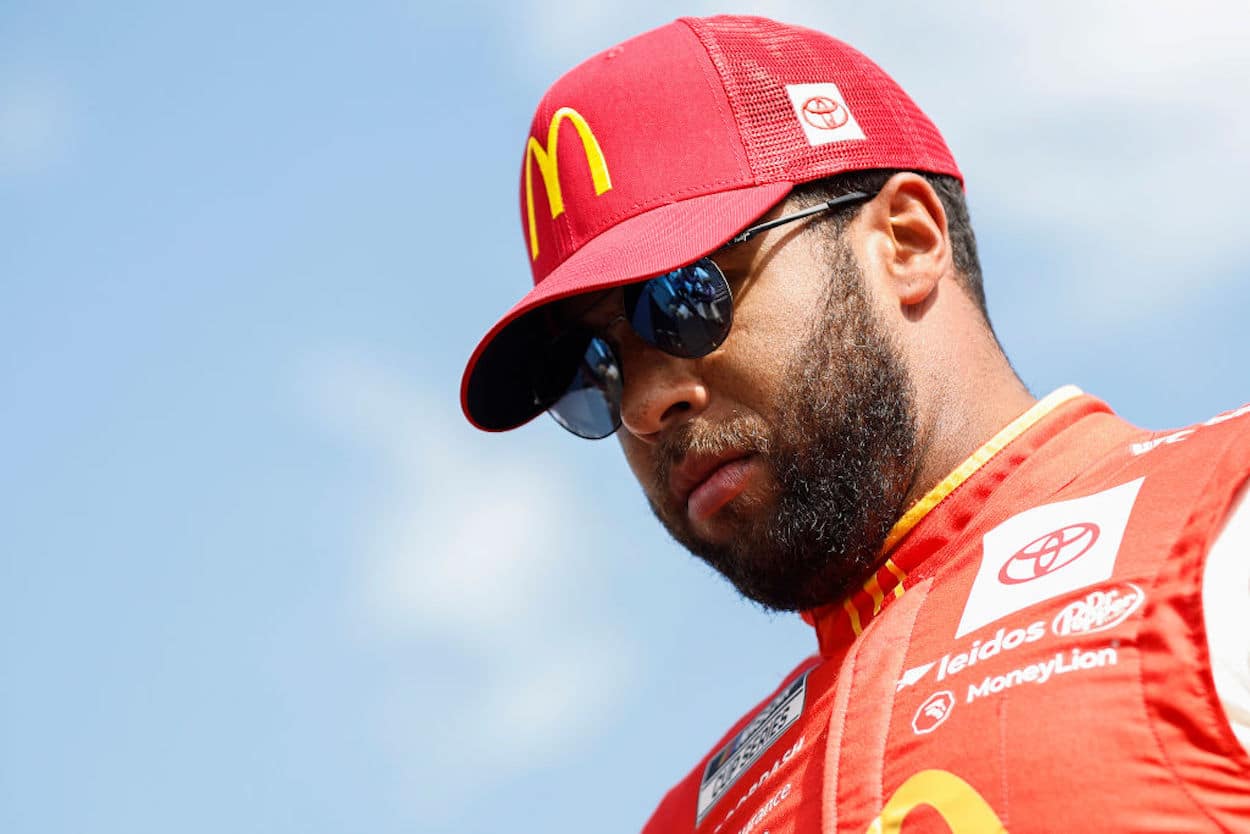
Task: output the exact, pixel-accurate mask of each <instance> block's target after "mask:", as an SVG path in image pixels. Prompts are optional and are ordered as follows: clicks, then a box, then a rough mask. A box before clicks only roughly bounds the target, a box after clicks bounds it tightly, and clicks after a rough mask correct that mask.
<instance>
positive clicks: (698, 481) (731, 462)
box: [669, 450, 753, 521]
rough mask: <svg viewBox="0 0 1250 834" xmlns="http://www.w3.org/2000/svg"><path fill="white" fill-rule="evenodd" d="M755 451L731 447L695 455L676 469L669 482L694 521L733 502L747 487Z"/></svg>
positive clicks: (688, 515)
mask: <svg viewBox="0 0 1250 834" xmlns="http://www.w3.org/2000/svg"><path fill="white" fill-rule="evenodd" d="M752 457H753V455H752V453H750V452H743V451H737V450H730V451H726V452H723V453H721V454H717V455H711V456H694V457H688V458H687V459H685V460H683V461H682V463H681V465H680V466H678V467H676V468H675V469H673V472H672V475H671V476H670V478H669V485H670V488H671V489H672V491H673V495H674V496H675V497H676V498H677V500H678V502H679V504H681V505H682V506H683V507H684V509H685V511H686V516H687V517H688V518H689V519H690V520H691V521H702V520H703V519H706V518H708V517H710V516H711V515H713V514H714V513H715V512H716V511H717V510H719V509H720V508H721V507H723V506H724V505H725V504H727V503H729V502H730V501H731V500H732V499H733V498H734V497H735V496H737V495H738V493H740V492H742V490H743V489H744V488H745V487H746V480H747V470H748V469H749V466H750V462H751V459H752Z"/></svg>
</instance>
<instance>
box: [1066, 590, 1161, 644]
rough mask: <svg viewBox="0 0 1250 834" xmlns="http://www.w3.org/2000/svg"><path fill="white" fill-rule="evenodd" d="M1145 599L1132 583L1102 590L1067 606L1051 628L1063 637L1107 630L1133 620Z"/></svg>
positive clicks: (1090, 593) (1143, 594)
mask: <svg viewBox="0 0 1250 834" xmlns="http://www.w3.org/2000/svg"><path fill="white" fill-rule="evenodd" d="M1145 600H1146V595H1145V593H1143V592H1142V589H1141V588H1139V587H1137V586H1136V585H1134V584H1133V583H1132V582H1125V583H1124V584H1122V585H1113V586H1111V587H1110V588H1100V589H1098V590H1097V591H1090V592H1089V593H1088V594H1086V596H1085V598H1084V599H1078V600H1074V601H1073V602H1070V603H1068V604H1067V605H1065V606H1064V607H1063V609H1062V610H1061V611H1060V612H1059V613H1058V614H1056V615H1055V619H1054V622H1052V623H1051V626H1050V628H1051V631H1053V632H1054V633H1055V634H1057V635H1058V636H1060V637H1067V636H1069V635H1072V634H1090V633H1092V632H1095V631H1106V630H1107V629H1109V628H1115V627H1116V626H1118V625H1119V624H1120V623H1122V622H1124V621H1125V620H1127V619H1128V618H1129V617H1131V616H1132V615H1133V612H1134V611H1136V610H1137V609H1138V608H1141V604H1142V603H1143V602H1145Z"/></svg>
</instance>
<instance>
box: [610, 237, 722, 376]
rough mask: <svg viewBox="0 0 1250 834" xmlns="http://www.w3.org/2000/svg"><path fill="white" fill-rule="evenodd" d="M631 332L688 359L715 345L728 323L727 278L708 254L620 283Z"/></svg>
mask: <svg viewBox="0 0 1250 834" xmlns="http://www.w3.org/2000/svg"><path fill="white" fill-rule="evenodd" d="M625 314H626V315H627V316H628V317H629V323H630V326H632V327H633V329H634V332H635V333H637V334H638V335H639V336H641V337H642V339H643V340H644V341H646V342H649V343H650V344H653V345H655V346H656V347H658V348H659V349H660V350H662V351H664V352H665V353H669V354H671V355H673V356H681V357H685V358H688V359H693V358H696V357H699V356H706V355H707V354H709V353H711V352H712V351H714V350H716V348H718V347H719V346H720V344H721V342H723V341H725V337H726V336H728V335H729V328H730V325H732V324H733V297H732V295H731V294H730V292H729V282H728V281H726V280H725V276H724V274H723V273H722V272H721V271H720V267H718V266H717V265H716V264H715V263H714V262H713V261H712V260H710V259H709V258H704V259H702V260H700V261H696V262H695V263H693V264H691V265H690V266H683V267H681V268H680V269H675V270H673V271H672V272H670V273H668V274H666V275H660V276H658V277H656V278H652V279H651V280H650V281H644V282H642V283H640V284H631V285H629V286H627V287H626V288H625Z"/></svg>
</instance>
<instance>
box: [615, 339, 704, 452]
mask: <svg viewBox="0 0 1250 834" xmlns="http://www.w3.org/2000/svg"><path fill="white" fill-rule="evenodd" d="M622 325H624V322H622ZM616 335H617V344H618V345H619V346H620V351H621V354H622V356H621V366H622V367H621V371H622V375H623V377H624V381H625V387H624V391H623V392H622V394H621V426H622V428H624V429H625V430H626V431H628V432H629V433H630V434H632V435H634V436H635V437H637V438H639V439H640V440H642V441H644V442H648V443H655V442H658V441H659V439H660V436H661V435H662V433H663V432H664V431H665V430H666V429H669V428H672V427H673V426H675V425H677V424H678V423H681V422H683V421H685V420H689V419H690V418H692V417H694V416H695V415H697V414H699V413H700V412H701V411H703V410H704V409H705V408H707V404H708V398H709V392H708V389H707V386H706V385H705V383H704V381H703V378H702V376H701V375H700V366H701V364H702V363H701V362H699V361H698V360H694V359H682V358H680V357H677V356H670V355H669V354H667V353H665V352H664V351H662V350H660V349H659V348H656V347H653V346H651V345H649V344H647V343H646V342H644V341H643V340H642V339H640V338H639V337H638V336H637V335H636V334H635V333H634V332H633V331H632V330H630V328H629V326H628V325H624V326H623V327H621V328H620V330H619V331H618V332H617V334H616Z"/></svg>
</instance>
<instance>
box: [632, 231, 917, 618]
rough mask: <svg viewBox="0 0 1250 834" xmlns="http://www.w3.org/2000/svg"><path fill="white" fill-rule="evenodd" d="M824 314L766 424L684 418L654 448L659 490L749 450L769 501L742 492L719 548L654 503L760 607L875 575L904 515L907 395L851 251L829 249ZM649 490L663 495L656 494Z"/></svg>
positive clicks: (803, 601)
mask: <svg viewBox="0 0 1250 834" xmlns="http://www.w3.org/2000/svg"><path fill="white" fill-rule="evenodd" d="M833 260H834V264H835V272H834V275H833V277H832V279H831V287H830V289H829V291H828V293H827V295H826V299H825V309H824V315H823V316H818V317H817V321H816V323H815V325H814V326H813V327H812V329H811V331H810V332H809V333H808V335H807V337H806V338H805V339H804V341H803V342H802V344H801V345H800V348H799V350H798V352H797V354H796V355H795V357H794V358H793V359H792V360H791V362H790V363H789V365H788V367H787V369H786V373H785V378H784V381H783V388H782V391H781V396H780V399H779V402H778V408H777V409H776V412H775V413H776V414H777V415H778V416H777V417H776V419H775V424H774V425H769V424H768V423H767V422H766V421H765V420H764V419H763V418H761V417H759V416H755V415H739V416H738V417H735V418H734V419H733V420H731V421H729V422H727V423H724V424H721V425H719V426H707V425H699V424H697V423H694V422H692V423H688V424H686V425H684V426H682V427H681V429H680V430H679V431H677V432H675V433H674V434H673V436H671V437H669V438H667V439H666V440H665V441H663V443H662V444H661V448H660V449H659V450H658V454H657V456H656V459H657V461H658V465H657V472H656V481H655V484H656V485H663V484H667V483H668V473H669V471H670V470H671V468H672V467H673V466H675V465H676V464H677V463H679V462H680V461H681V459H682V458H683V457H684V456H685V455H686V454H690V453H696V454H715V453H717V452H720V451H723V450H726V449H736V450H744V451H750V452H753V453H755V454H756V455H758V456H759V457H760V459H761V460H763V461H764V462H765V463H766V465H767V466H768V468H769V469H770V470H771V473H772V475H773V478H774V481H775V484H776V490H775V491H774V492H773V493H772V500H771V501H770V502H768V503H761V502H759V501H758V500H756V499H750V500H748V499H747V498H746V497H745V496H739V497H738V499H736V501H734V502H730V504H728V505H726V506H724V507H723V508H721V510H720V512H721V513H724V514H726V517H727V518H729V519H731V520H733V521H735V522H736V524H735V528H736V533H735V535H734V536H732V537H730V540H729V541H728V542H725V543H714V542H708V541H706V540H703V539H700V538H699V537H698V536H697V535H696V534H695V533H694V532H693V530H692V529H691V527H690V523H689V521H688V520H687V518H686V515H685V512H684V508H680V507H664V506H661V505H659V504H657V503H656V502H655V501H654V500H652V502H651V506H652V510H653V511H654V512H655V514H656V516H657V517H658V518H659V519H660V521H661V523H663V525H664V526H665V527H666V528H667V529H668V531H669V533H670V534H672V536H673V537H674V538H675V539H676V540H677V541H678V542H680V543H681V544H682V545H684V546H685V547H686V548H687V549H688V550H690V551H691V552H692V553H694V554H695V555H696V556H698V557H699V558H701V559H703V560H704V561H705V562H707V563H708V564H709V565H710V566H711V567H713V568H714V569H715V570H717V571H718V572H719V573H721V574H722V575H724V576H725V578H727V579H728V580H729V581H730V582H731V583H733V585H734V586H735V587H736V588H737V589H738V591H740V592H741V593H742V594H743V596H745V597H747V598H749V599H752V600H754V601H756V602H758V603H760V604H761V605H763V606H764V607H765V608H769V609H773V610H779V611H797V610H806V609H810V608H815V607H818V606H821V605H825V604H827V603H830V602H836V601H837V600H839V599H841V598H843V597H845V596H846V595H847V594H848V593H849V592H851V591H852V590H854V589H856V588H858V587H859V586H860V585H861V583H862V582H863V581H864V580H865V579H867V577H868V576H869V575H870V574H871V573H872V572H873V571H874V570H875V569H876V567H877V565H878V563H879V562H880V561H881V557H882V552H881V550H882V547H883V545H884V543H885V539H886V536H887V534H888V533H889V531H890V528H891V527H893V525H894V523H895V521H897V519H898V518H899V517H900V516H901V515H902V513H903V509H904V507H903V502H904V500H905V499H906V496H907V493H908V491H909V490H910V487H911V484H912V483H913V482H914V480H915V476H916V468H917V461H918V456H919V455H918V451H917V446H918V443H917V429H916V417H915V406H914V396H913V393H912V387H911V382H910V379H909V377H908V375H907V372H906V370H905V368H904V366H903V362H902V360H901V358H900V357H899V352H898V349H897V348H896V347H895V344H894V342H893V341H892V339H891V338H890V334H889V332H888V331H887V330H886V328H885V326H884V325H883V324H882V323H881V322H880V321H879V319H878V318H877V316H876V315H875V313H874V311H873V310H872V308H871V306H870V303H869V300H868V298H867V292H866V289H865V287H864V282H863V278H862V275H861V272H860V269H859V265H858V263H857V262H856V260H855V257H854V255H853V254H852V253H851V251H850V247H849V246H845V245H842V244H840V243H839V244H837V249H836V251H835V253H834V257H833ZM655 494H659V495H662V494H664V493H663V492H662V491H657V492H656V493H655Z"/></svg>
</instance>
